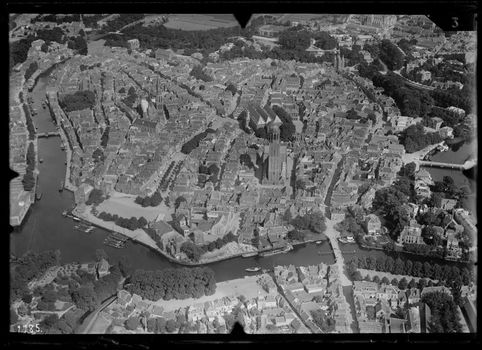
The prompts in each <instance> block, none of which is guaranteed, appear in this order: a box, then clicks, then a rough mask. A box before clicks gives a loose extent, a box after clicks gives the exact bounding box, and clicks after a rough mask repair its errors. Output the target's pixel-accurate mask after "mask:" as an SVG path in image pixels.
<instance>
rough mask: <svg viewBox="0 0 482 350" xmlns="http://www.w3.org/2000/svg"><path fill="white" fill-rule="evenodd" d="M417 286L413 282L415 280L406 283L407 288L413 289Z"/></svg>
mask: <svg viewBox="0 0 482 350" xmlns="http://www.w3.org/2000/svg"><path fill="white" fill-rule="evenodd" d="M416 286H417V282H415V279H413V278H412V279H411V280H410V282H408V288H415V287H416Z"/></svg>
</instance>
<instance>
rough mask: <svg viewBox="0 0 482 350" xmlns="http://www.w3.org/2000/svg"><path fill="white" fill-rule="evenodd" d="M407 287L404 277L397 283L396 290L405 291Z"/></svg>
mask: <svg viewBox="0 0 482 350" xmlns="http://www.w3.org/2000/svg"><path fill="white" fill-rule="evenodd" d="M407 287H408V282H407V279H406V278H405V277H403V278H402V279H401V280H400V281H399V282H398V288H399V289H401V290H405V289H407Z"/></svg>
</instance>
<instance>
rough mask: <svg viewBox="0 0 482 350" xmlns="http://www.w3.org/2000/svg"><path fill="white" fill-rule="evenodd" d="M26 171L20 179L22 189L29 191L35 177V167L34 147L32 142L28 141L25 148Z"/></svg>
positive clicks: (32, 186) (33, 184)
mask: <svg viewBox="0 0 482 350" xmlns="http://www.w3.org/2000/svg"><path fill="white" fill-rule="evenodd" d="M26 159H27V171H26V172H25V175H24V176H23V179H22V185H23V189H24V190H25V191H31V190H32V189H33V188H34V186H35V177H34V175H33V171H34V169H35V148H34V145H33V143H32V142H29V144H28V148H27V157H26Z"/></svg>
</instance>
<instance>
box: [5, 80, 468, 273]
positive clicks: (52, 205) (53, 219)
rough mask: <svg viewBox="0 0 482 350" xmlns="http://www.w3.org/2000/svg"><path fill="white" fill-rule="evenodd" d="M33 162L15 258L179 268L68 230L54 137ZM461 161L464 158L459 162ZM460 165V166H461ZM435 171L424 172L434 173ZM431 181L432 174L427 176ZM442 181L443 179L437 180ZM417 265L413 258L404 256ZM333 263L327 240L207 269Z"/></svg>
mask: <svg viewBox="0 0 482 350" xmlns="http://www.w3.org/2000/svg"><path fill="white" fill-rule="evenodd" d="M47 81H48V77H46V76H42V77H40V78H39V80H38V82H37V85H36V86H35V88H34V90H33V92H32V96H33V100H34V108H35V109H37V111H38V114H37V115H36V116H35V117H33V122H34V125H35V126H36V127H37V128H38V132H40V133H42V132H51V131H56V126H55V125H54V124H53V122H52V119H51V116H50V113H49V111H48V109H43V108H42V105H41V103H42V101H44V100H45V89H46V85H47ZM38 146H39V157H41V158H43V163H41V164H40V176H39V186H40V190H41V192H42V199H41V200H40V201H38V202H36V203H35V204H34V205H33V206H32V207H31V208H30V210H29V214H28V215H27V217H26V218H25V220H24V222H23V224H22V226H20V227H19V228H18V229H16V230H15V231H14V232H13V233H12V234H11V240H10V250H11V253H13V254H15V255H16V256H21V255H22V254H24V253H25V252H27V251H29V250H30V251H35V252H40V251H45V250H53V249H59V250H60V251H61V253H62V262H63V263H69V262H74V261H75V262H80V263H83V262H89V261H92V260H93V259H94V258H95V251H96V249H104V250H105V252H106V253H107V254H108V256H109V260H110V261H111V263H115V262H117V261H118V260H119V259H120V258H121V257H123V256H126V257H128V258H129V260H130V261H131V263H132V265H133V267H134V268H136V269H145V270H154V269H163V268H167V267H180V265H178V264H175V263H171V262H170V261H168V260H167V259H165V258H164V257H163V256H161V255H159V254H158V253H156V252H154V251H153V250H151V249H150V248H147V247H145V246H143V245H141V244H139V243H134V242H132V241H129V242H128V243H127V244H126V246H125V248H123V249H116V248H112V247H109V246H106V245H104V244H103V240H104V238H105V237H106V236H107V235H108V231H106V230H102V229H100V228H95V229H94V230H93V231H92V232H91V233H85V232H82V231H78V230H76V229H75V228H74V226H75V225H76V222H74V221H73V220H71V219H69V218H65V217H63V216H62V212H63V211H64V210H67V209H71V208H72V206H73V204H74V198H73V194H72V193H71V192H69V191H67V190H64V191H63V192H59V186H60V183H61V181H62V180H64V177H65V169H66V165H65V163H64V162H65V160H66V155H65V152H64V151H62V150H61V148H60V146H61V142H60V138H59V137H50V138H41V139H39V141H38ZM464 160H465V159H464ZM462 162H463V161H462ZM438 170H439V169H435V170H434V169H430V171H431V172H432V171H438ZM433 176H434V175H433ZM441 176H443V175H441ZM341 250H342V252H343V254H344V256H345V259H346V260H351V259H352V258H354V257H357V256H362V255H364V256H371V257H375V258H377V257H379V256H386V253H384V252H383V251H379V250H365V249H361V248H359V247H358V246H357V245H356V244H345V245H341ZM410 258H411V259H412V260H417V259H416V257H415V256H410ZM320 262H324V263H326V264H333V263H334V255H333V252H332V249H331V247H330V244H329V243H328V241H326V242H324V243H323V244H320V245H317V244H314V243H312V244H305V245H301V246H297V247H295V248H294V250H292V251H291V252H288V253H285V254H278V255H273V256H270V257H263V258H260V257H251V258H235V259H230V260H226V261H221V262H217V263H212V264H209V265H207V266H209V267H210V268H212V269H213V270H214V272H215V275H216V280H217V281H225V280H229V279H234V278H241V277H243V276H245V275H248V274H249V273H248V272H246V271H245V269H246V268H249V267H254V266H259V267H261V268H272V267H273V266H276V265H289V264H293V265H295V266H306V265H312V264H319V263H320Z"/></svg>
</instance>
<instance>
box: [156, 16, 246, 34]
mask: <svg viewBox="0 0 482 350" xmlns="http://www.w3.org/2000/svg"><path fill="white" fill-rule="evenodd" d="M237 25H238V22H237V21H236V19H235V18H234V17H233V16H232V15H228V14H215V15H200V14H182V15H172V16H169V21H168V22H167V23H165V24H164V26H166V27H167V28H171V29H182V30H188V31H189V30H210V29H215V28H222V27H224V28H227V27H234V26H237Z"/></svg>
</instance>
